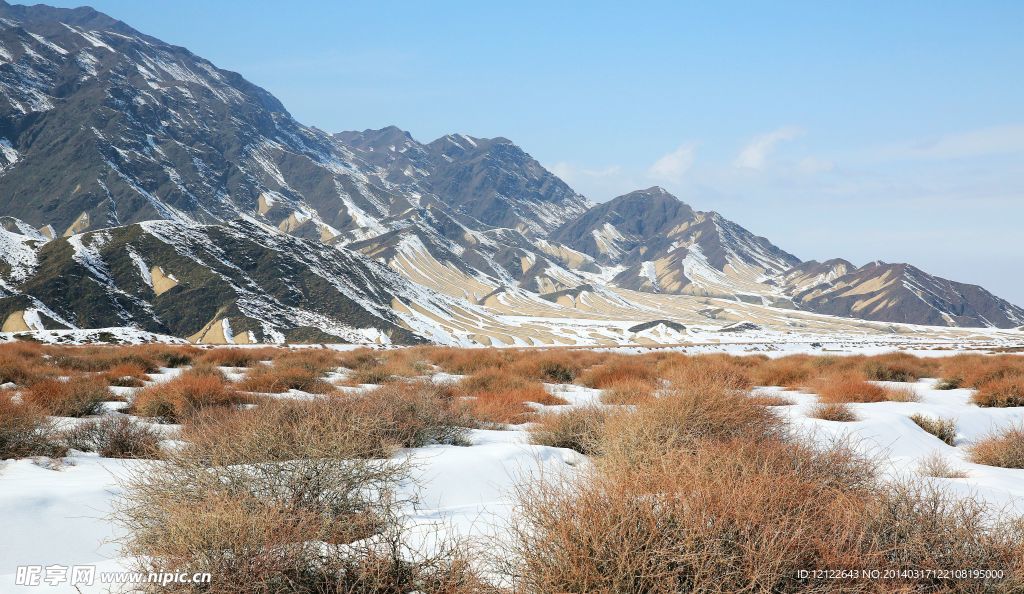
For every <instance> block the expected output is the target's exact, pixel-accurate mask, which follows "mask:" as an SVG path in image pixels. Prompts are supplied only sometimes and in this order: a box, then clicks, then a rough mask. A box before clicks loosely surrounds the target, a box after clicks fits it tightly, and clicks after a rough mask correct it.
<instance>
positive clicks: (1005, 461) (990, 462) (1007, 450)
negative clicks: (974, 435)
mask: <svg viewBox="0 0 1024 594" xmlns="http://www.w3.org/2000/svg"><path fill="white" fill-rule="evenodd" d="M967 452H968V456H969V458H970V460H971V462H974V463H976V464H985V465H986V466H999V467H1002V468H1024V425H1018V426H1015V427H1009V428H1007V429H1004V430H1003V431H1000V432H998V433H993V434H991V435H988V436H986V437H983V438H982V439H980V440H978V441H976V442H975V443H974V444H973V445H971V446H970V447H969V448H968V449H967Z"/></svg>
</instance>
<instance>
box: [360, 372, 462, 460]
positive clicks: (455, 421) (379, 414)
mask: <svg viewBox="0 0 1024 594" xmlns="http://www.w3.org/2000/svg"><path fill="white" fill-rule="evenodd" d="M352 402H353V403H354V404H356V405H357V406H358V407H359V410H360V411H361V413H362V414H366V415H368V416H370V417H372V418H376V419H381V420H383V421H384V422H385V423H384V427H383V428H382V429H381V431H382V437H381V439H382V441H384V442H386V443H391V444H394V445H395V447H403V448H418V447H422V446H425V445H428V444H447V445H467V444H468V436H467V433H468V431H467V429H469V428H472V427H476V426H477V424H478V423H477V422H476V420H475V419H474V418H473V416H472V415H471V414H470V411H469V406H468V403H467V402H466V401H465V400H463V399H461V398H459V397H458V394H457V393H456V392H455V390H454V389H452V388H451V387H450V386H439V385H436V384H433V383H430V382H425V381H416V382H402V383H394V384H388V385H386V386H381V387H380V388H377V389H376V390H373V391H372V392H369V393H367V394H365V395H359V396H356V397H353V400H352Z"/></svg>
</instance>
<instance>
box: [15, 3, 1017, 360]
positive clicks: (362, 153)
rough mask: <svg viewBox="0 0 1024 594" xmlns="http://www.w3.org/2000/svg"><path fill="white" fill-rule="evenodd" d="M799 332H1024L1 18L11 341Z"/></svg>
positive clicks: (545, 177) (733, 234)
mask: <svg viewBox="0 0 1024 594" xmlns="http://www.w3.org/2000/svg"><path fill="white" fill-rule="evenodd" d="M655 296H672V298H671V299H668V300H667V301H666V300H665V299H663V298H662V297H655ZM694 300H697V301H694ZM666 307H667V308H668V310H666V309H665V308H666ZM751 308H753V309H751ZM786 311H789V312H809V313H811V314H814V313H817V314H825V316H819V318H814V321H813V323H814V324H815V325H821V326H822V327H827V326H828V325H829V324H838V325H840V326H844V324H841V323H838V322H834V321H830V320H836V319H837V318H835V317H827V316H839V317H853V318H859V319H863V320H872V321H876V322H900V323H910V324H934V325H943V326H989V327H1014V326H1019V325H1021V324H1022V323H1024V310H1021V308H1018V307H1015V306H1013V305H1011V304H1009V303H1007V302H1006V301H1004V300H1001V299H999V298H998V297H996V296H994V295H991V294H990V293H988V292H987V291H985V290H984V289H981V288H980V287H974V286H970V285H963V284H960V283H955V282H952V281H946V280H944V279H940V278H937V277H933V276H930V275H928V274H926V273H924V272H922V271H920V270H918V269H916V268H914V267H912V266H909V265H883V264H871V265H868V266H865V267H861V268H857V267H855V266H854V265H852V264H850V263H849V262H845V261H843V260H830V261H828V262H825V263H817V262H801V261H800V260H799V259H798V258H797V257H795V256H793V255H792V254H789V253H787V252H785V251H784V250H782V249H781V248H779V247H776V246H775V245H773V244H772V243H771V242H770V241H768V240H767V239H765V238H763V237H758V236H756V235H754V234H752V233H750V232H748V231H747V230H745V229H744V228H743V227H741V226H740V225H738V224H736V223H734V222H732V221H729V220H727V219H725V218H724V217H722V216H721V215H719V214H718V213H715V212H701V211H697V210H694V209H693V208H691V207H690V206H688V205H686V204H684V203H683V202H681V201H680V200H678V199H677V198H675V197H674V196H671V195H670V194H669V193H668V192H666V191H664V190H663V189H661V188H649V189H647V190H640V191H636V192H632V193H630V194H627V195H625V196H622V197H619V198H616V199H614V200H612V201H610V202H607V203H604V204H599V205H593V204H591V203H590V202H588V201H587V200H586V198H584V197H583V196H581V195H579V194H578V193H576V192H575V191H574V190H572V188H570V187H569V186H568V185H567V184H566V183H564V182H563V181H562V180H560V179H559V178H558V177H556V176H555V175H553V174H552V173H550V172H549V171H547V170H546V169H545V168H544V167H543V166H541V165H540V163H538V162H537V161H536V160H535V159H534V158H533V157H531V156H530V155H529V154H528V153H527V152H525V151H524V150H523V149H521V148H520V147H518V146H516V145H515V144H514V143H512V142H511V141H509V140H507V139H505V138H492V139H486V138H476V137H471V136H467V135H463V134H451V135H447V136H444V137H442V138H439V139H437V140H434V141H432V142H428V143H421V142H418V141H417V140H415V139H414V138H412V136H411V135H410V134H409V133H407V132H405V131H402V130H400V129H398V128H395V127H388V128H384V129H381V130H363V131H361V132H340V133H337V134H327V133H325V132H323V131H321V130H318V129H316V128H313V127H309V126H305V125H303V124H301V123H299V122H297V121H295V120H294V119H293V118H292V117H291V116H290V115H289V113H288V112H287V110H286V109H285V107H284V106H283V105H281V103H280V102H279V101H278V100H277V99H276V98H274V97H273V96H272V95H270V94H269V93H268V92H266V91H265V90H263V89H261V88H259V87H257V86H255V85H253V84H251V83H249V82H247V81H246V80H245V79H244V78H243V77H242V76H240V75H239V74H236V73H232V72H228V71H225V70H221V69H219V68H217V67H216V66H215V65H214V64H212V63H210V62H209V61H207V60H204V59H203V58H201V57H198V56H195V55H194V54H192V53H190V52H189V51H188V50H186V49H184V48H181V47H176V46H173V45H170V44H167V43H164V42H162V41H160V40H158V39H155V38H153V37H150V36H147V35H144V34H142V33H140V32H138V31H136V30H134V29H132V28H131V27H129V26H128V25H126V24H124V23H121V22H120V21H117V20H115V19H112V18H110V17H107V16H106V15H103V14H101V13H99V12H96V11H94V10H92V9H88V8H80V9H74V10H66V9H55V8H50V7H46V6H41V5H37V6H31V7H26V6H12V5H7V4H5V3H3V2H2V1H0V322H2V323H3V330H4V331H25V330H26V329H36V328H62V327H66V328H95V327H104V326H132V327H136V328H139V329H142V330H146V331H149V332H156V333H165V334H173V335H175V336H180V337H186V338H190V339H192V340H196V341H200V342H246V341H254V342H255V341H281V340H291V341H301V340H318V341H319V340H341V341H355V342H400V343H410V342H417V341H422V340H432V341H439V342H457V343H462V344H469V343H474V342H476V343H484V344H518V343H520V342H521V343H523V344H587V343H589V342H592V341H596V343H602V342H601V341H611V342H616V341H618V342H622V341H626V342H628V341H632V340H641V339H643V340H646V339H648V338H649V337H648V336H647V335H648V334H651V329H650V328H647V327H645V324H649V323H651V322H652V320H658V323H657V324H655V326H657V328H660V330H658V332H655V333H654V334H652V336H653V335H657V336H658V337H659V338H658V340H662V339H664V340H669V338H665V337H667V336H671V337H672V338H671V340H682V339H683V337H684V336H685V332H684V330H685V328H684V325H683V324H681V323H680V322H679V319H682V318H683V317H686V316H691V315H697V316H699V318H700V319H708V320H716V321H721V322H722V323H726V321H727V322H728V323H739V322H742V321H743V320H744V319H745V318H752V317H756V318H757V319H759V320H769V321H771V320H775V319H781V318H786V319H787V320H788V321H787V322H785V324H796V325H800V324H807V323H810V322H808V321H807V320H810V318H806V317H802V316H804V314H802V313H792V314H789V313H782V312H786ZM673 312H675V313H674V314H673ZM708 312H712V313H708ZM672 315H677V316H678V319H676V321H673V320H672V319H670V318H671V317H672ZM780 316H781V317H780ZM787 316H788V317H787ZM794 316H795V317H794ZM535 319H543V320H548V322H545V323H544V324H539V325H538V324H537V323H536V322H534V321H531V320H535ZM558 320H561V321H558ZM577 320H580V321H578V322H577ZM772 323H775V322H772ZM600 324H604V325H603V326H600ZM844 327H845V326H844ZM638 328H642V329H643V330H636V329H638ZM664 328H668V329H669V330H671V332H668V331H664ZM878 328H882V327H881V326H879V327H878ZM659 332H660V334H659ZM645 333H646V334H645ZM538 341H539V342H538Z"/></svg>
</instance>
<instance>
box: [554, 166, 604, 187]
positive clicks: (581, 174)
mask: <svg viewBox="0 0 1024 594" xmlns="http://www.w3.org/2000/svg"><path fill="white" fill-rule="evenodd" d="M548 170H549V171H550V172H551V173H554V174H555V175H557V176H558V177H560V178H562V181H564V182H565V183H567V184H569V185H572V184H573V183H578V182H581V181H584V180H587V179H600V178H607V177H612V176H615V175H618V174H619V173H620V172H621V171H622V167H619V166H618V165H609V166H608V167H604V168H600V169H591V168H587V167H579V166H577V165H573V164H572V163H569V162H566V161H559V162H558V163H555V164H554V165H552V166H550V167H548Z"/></svg>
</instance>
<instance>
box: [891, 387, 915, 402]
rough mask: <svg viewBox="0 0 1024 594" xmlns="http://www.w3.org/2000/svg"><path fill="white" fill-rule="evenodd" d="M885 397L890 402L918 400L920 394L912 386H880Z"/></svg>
mask: <svg viewBox="0 0 1024 594" xmlns="http://www.w3.org/2000/svg"><path fill="white" fill-rule="evenodd" d="M882 389H883V390H885V399H886V400H888V401H890V402H918V401H920V400H921V396H920V395H919V394H918V393H917V390H915V389H914V388H913V386H882Z"/></svg>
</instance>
